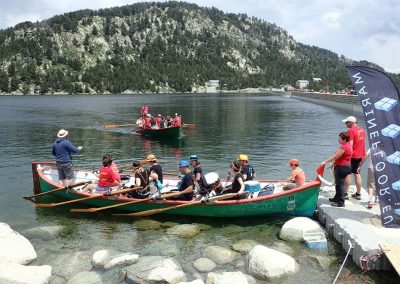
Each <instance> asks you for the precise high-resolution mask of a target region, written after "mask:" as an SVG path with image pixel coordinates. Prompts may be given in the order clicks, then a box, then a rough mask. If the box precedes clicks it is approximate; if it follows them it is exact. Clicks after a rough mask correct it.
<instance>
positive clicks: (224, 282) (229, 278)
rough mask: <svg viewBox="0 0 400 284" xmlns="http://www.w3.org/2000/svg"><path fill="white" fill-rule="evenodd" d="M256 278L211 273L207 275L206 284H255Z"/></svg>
mask: <svg viewBox="0 0 400 284" xmlns="http://www.w3.org/2000/svg"><path fill="white" fill-rule="evenodd" d="M255 283H256V279H254V277H252V276H250V275H247V274H244V273H242V272H240V271H237V272H222V273H215V272H210V273H208V275H207V279H206V284H255Z"/></svg>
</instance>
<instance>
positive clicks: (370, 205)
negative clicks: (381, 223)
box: [367, 201, 374, 209]
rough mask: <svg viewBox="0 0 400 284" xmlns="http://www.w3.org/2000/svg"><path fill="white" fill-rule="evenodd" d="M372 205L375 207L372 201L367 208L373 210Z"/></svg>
mask: <svg viewBox="0 0 400 284" xmlns="http://www.w3.org/2000/svg"><path fill="white" fill-rule="evenodd" d="M372 205H374V203H373V202H372V201H368V205H367V208H368V209H371V208H372Z"/></svg>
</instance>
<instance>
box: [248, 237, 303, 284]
mask: <svg viewBox="0 0 400 284" xmlns="http://www.w3.org/2000/svg"><path fill="white" fill-rule="evenodd" d="M298 269H299V267H298V265H297V263H296V261H295V260H294V259H293V258H292V257H291V256H289V255H286V254H284V253H281V252H279V251H276V250H273V249H270V248H267V247H265V246H261V245H258V246H255V247H254V248H253V249H252V250H251V251H250V252H249V255H248V270H249V272H250V274H251V275H252V276H254V277H256V278H258V279H261V280H271V279H273V278H278V277H281V276H284V275H287V274H292V273H296V272H297V271H298Z"/></svg>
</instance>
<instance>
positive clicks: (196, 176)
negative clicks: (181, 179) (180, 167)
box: [189, 155, 208, 195]
mask: <svg viewBox="0 0 400 284" xmlns="http://www.w3.org/2000/svg"><path fill="white" fill-rule="evenodd" d="M189 160H190V165H191V166H192V167H193V172H192V173H193V180H194V187H195V189H194V192H195V194H199V195H206V194H208V190H207V188H206V187H205V184H204V176H203V171H202V169H201V166H200V162H199V158H198V157H197V156H196V155H191V156H190V157H189Z"/></svg>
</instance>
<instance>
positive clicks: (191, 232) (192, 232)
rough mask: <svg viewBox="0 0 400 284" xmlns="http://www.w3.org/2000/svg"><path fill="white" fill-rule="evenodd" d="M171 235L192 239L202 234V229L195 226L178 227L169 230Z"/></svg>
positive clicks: (184, 225)
mask: <svg viewBox="0 0 400 284" xmlns="http://www.w3.org/2000/svg"><path fill="white" fill-rule="evenodd" d="M167 233H168V234H170V235H177V236H179V237H182V238H192V237H194V236H196V235H198V234H199V233H200V227H199V226H198V225H194V224H182V225H176V226H174V227H172V228H169V229H168V230H167Z"/></svg>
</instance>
